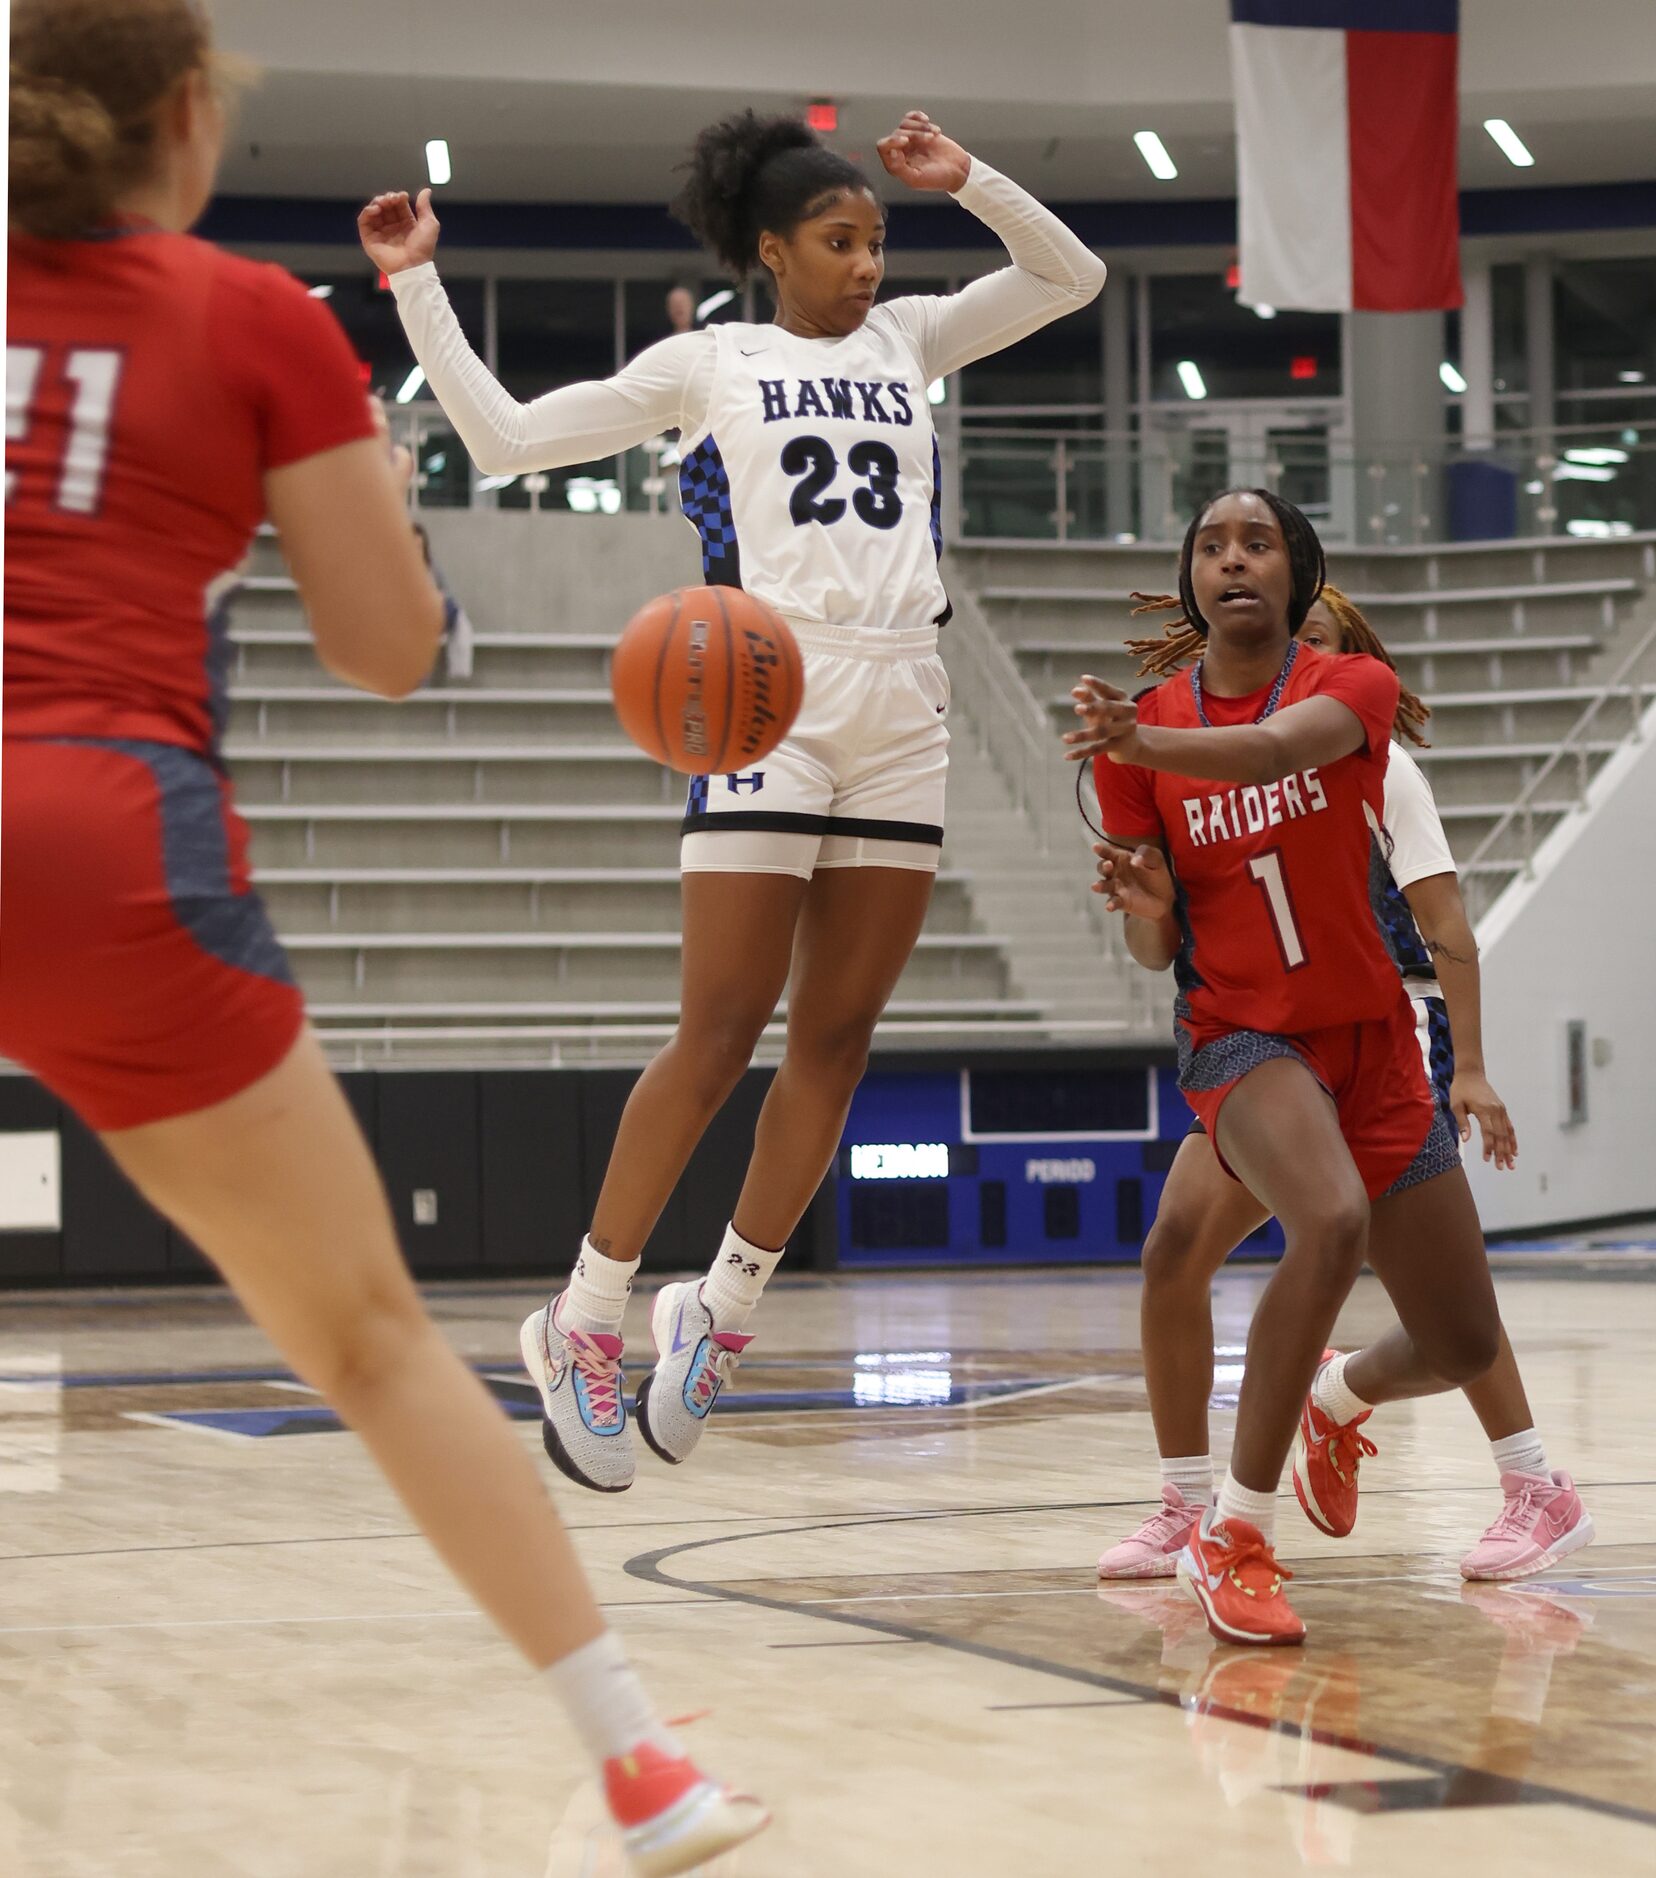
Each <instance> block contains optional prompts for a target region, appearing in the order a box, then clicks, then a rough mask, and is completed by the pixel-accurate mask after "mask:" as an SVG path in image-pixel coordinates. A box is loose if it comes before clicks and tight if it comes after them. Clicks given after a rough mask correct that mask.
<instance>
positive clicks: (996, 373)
mask: <svg viewBox="0 0 1656 1878" xmlns="http://www.w3.org/2000/svg"><path fill="white" fill-rule="evenodd" d="M940 291H942V289H941V288H940V287H937V286H934V285H933V284H932V283H930V282H922V281H891V282H888V283H887V286H886V290H885V296H884V297H885V298H886V299H893V298H895V297H896V295H898V294H903V293H935V292H940ZM1103 398H1104V326H1103V315H1102V314H1101V313H1100V311H1099V302H1098V301H1097V300H1094V301H1092V302H1091V303H1090V304H1089V305H1087V306H1084V307H1082V308H1081V309H1080V310H1079V311H1078V312H1075V313H1067V314H1065V316H1064V317H1063V318H1062V319H1059V320H1054V321H1053V322H1052V324H1051V325H1050V326H1043V327H1041V328H1040V330H1039V331H1038V332H1033V333H1031V334H1030V335H1029V337H1028V338H1027V339H1020V340H1019V341H1018V343H1017V344H1016V345H1014V346H1009V347H1007V349H1006V350H1005V351H1004V352H992V353H990V355H989V356H988V358H986V359H979V360H977V361H976V363H975V364H972V365H968V366H967V367H966V369H965V370H964V371H963V372H962V373H961V374H960V400H961V404H962V406H971V405H975V404H976V405H982V404H1014V405H1016V404H1100V403H1102V402H1103Z"/></svg>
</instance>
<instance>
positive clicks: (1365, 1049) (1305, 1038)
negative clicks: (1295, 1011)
mask: <svg viewBox="0 0 1656 1878" xmlns="http://www.w3.org/2000/svg"><path fill="white" fill-rule="evenodd" d="M1178 1031H1179V1038H1180V1051H1179V1056H1180V1061H1179V1087H1180V1088H1181V1089H1182V1090H1183V1091H1184V1097H1185V1100H1186V1101H1187V1102H1188V1103H1189V1104H1190V1106H1191V1108H1192V1109H1194V1110H1195V1112H1196V1117H1197V1119H1198V1120H1199V1121H1200V1122H1201V1124H1202V1126H1203V1127H1204V1128H1205V1129H1206V1130H1207V1135H1208V1139H1209V1140H1210V1141H1211V1142H1212V1143H1213V1147H1214V1152H1215V1153H1216V1154H1218V1156H1219V1165H1220V1166H1221V1167H1224V1169H1225V1172H1226V1173H1227V1174H1229V1173H1231V1171H1232V1170H1231V1169H1230V1168H1229V1167H1228V1166H1226V1164H1225V1157H1224V1155H1223V1153H1221V1152H1220V1149H1219V1136H1218V1132H1217V1123H1218V1120H1219V1111H1220V1110H1221V1109H1222V1108H1223V1107H1224V1105H1225V1101H1226V1098H1227V1097H1228V1096H1229V1095H1230V1094H1231V1092H1232V1090H1234V1089H1235V1088H1236V1086H1237V1084H1238V1083H1239V1082H1241V1080H1242V1079H1243V1077H1244V1076H1246V1075H1247V1074H1248V1072H1249V1071H1250V1070H1253V1069H1257V1068H1258V1067H1259V1065H1260V1064H1261V1063H1265V1062H1269V1061H1270V1059H1271V1058H1272V1057H1278V1056H1287V1057H1295V1058H1297V1059H1298V1060H1299V1061H1300V1062H1302V1063H1303V1064H1304V1065H1305V1066H1306V1068H1307V1069H1309V1070H1310V1072H1311V1074H1312V1075H1313V1076H1315V1077H1316V1079H1317V1081H1318V1082H1320V1083H1321V1084H1322V1086H1323V1088H1324V1089H1326V1090H1327V1091H1328V1093H1329V1095H1330V1096H1332V1097H1333V1099H1334V1107H1335V1111H1336V1113H1337V1114H1338V1116H1339V1122H1340V1133H1341V1134H1342V1135H1343V1136H1344V1137H1345V1143H1346V1146H1347V1147H1348V1148H1349V1149H1350V1150H1351V1158H1352V1160H1353V1161H1354V1162H1356V1164H1357V1172H1358V1174H1359V1175H1360V1176H1361V1177H1362V1181H1363V1185H1364V1187H1365V1188H1366V1189H1367V1192H1368V1196H1369V1198H1370V1199H1371V1200H1377V1199H1380V1198H1383V1197H1384V1196H1386V1195H1388V1194H1393V1193H1402V1192H1404V1191H1405V1190H1406V1189H1407V1188H1409V1187H1416V1186H1419V1185H1420V1183H1421V1182H1422V1181H1424V1180H1431V1179H1433V1178H1435V1177H1436V1176H1437V1175H1438V1174H1442V1173H1447V1172H1448V1171H1449V1169H1450V1168H1451V1167H1458V1166H1459V1165H1460V1142H1459V1140H1458V1139H1457V1138H1456V1135H1455V1130H1454V1127H1453V1125H1452V1123H1451V1122H1450V1121H1449V1120H1448V1118H1447V1116H1446V1114H1445V1111H1444V1110H1443V1109H1442V1108H1440V1107H1439V1105H1438V1104H1437V1103H1436V1101H1435V1100H1434V1098H1433V1094H1432V1086H1431V1084H1430V1083H1429V1082H1428V1081H1427V1078H1426V1069H1425V1065H1424V1063H1423V1062H1422V1060H1421V1054H1420V1043H1419V1039H1418V1038H1417V1037H1416V1034H1415V1013H1414V1006H1413V1005H1412V1004H1410V1002H1409V1000H1408V999H1407V997H1405V996H1404V995H1403V989H1402V986H1401V984H1400V985H1399V986H1398V996H1397V1006H1396V1008H1395V1010H1393V1011H1392V1012H1391V1013H1390V1014H1389V1015H1388V1016H1385V1017H1380V1018H1375V1019H1373V1020H1372V1021H1370V1022H1368V1023H1365V1024H1340V1025H1337V1026H1335V1027H1334V1028H1332V1029H1329V1030H1313V1031H1308V1032H1306V1033H1304V1034H1303V1035H1301V1036H1297V1037H1283V1036H1276V1035H1274V1034H1272V1033H1271V1032H1269V1031H1262V1030H1232V1031H1225V1032H1222V1033H1220V1034H1219V1035H1217V1036H1209V1037H1207V1038H1205V1039H1204V1040H1202V1041H1200V1042H1196V1041H1194V1040H1193V1039H1192V1038H1191V1036H1190V1033H1189V1031H1188V1030H1187V1028H1186V1026H1185V1025H1184V1024H1182V1023H1181V1024H1180V1025H1179V1026H1178ZM1232 1177H1233V1178H1234V1175H1233V1176H1232Z"/></svg>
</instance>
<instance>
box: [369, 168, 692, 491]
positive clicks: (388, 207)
mask: <svg viewBox="0 0 1656 1878" xmlns="http://www.w3.org/2000/svg"><path fill="white" fill-rule="evenodd" d="M430 196H431V192H430V190H422V191H421V192H420V198H419V202H418V204H417V205H414V206H410V204H409V200H408V197H407V196H406V195H405V194H395V195H387V196H376V197H375V198H374V200H373V201H372V202H370V203H369V204H368V206H367V208H365V209H364V210H363V211H362V214H361V215H360V216H359V217H358V222H357V226H358V229H359V230H360V232H361V235H362V245H363V247H364V249H365V250H366V251H367V254H368V258H369V259H370V260H371V261H373V262H375V263H376V265H378V266H379V267H381V268H383V269H384V271H385V274H386V277H387V278H388V279H389V280H390V282H391V291H392V292H393V293H394V294H395V295H396V299H397V312H398V314H399V315H400V316H401V318H402V323H403V330H404V332H406V333H407V335H408V343H409V345H410V346H411V347H412V348H413V351H414V356H415V358H417V359H418V360H419V362H420V364H421V365H422V366H423V367H424V369H425V375H426V381H427V383H428V384H429V385H430V386H431V389H432V391H433V393H434V394H435V395H436V398H437V402H438V403H439V404H440V405H441V406H442V407H443V413H444V415H445V416H446V417H447V418H448V420H449V422H450V423H451V424H453V426H454V428H455V429H456V430H457V431H458V432H459V434H460V440H461V442H462V443H464V444H465V446H466V449H467V450H468V451H469V452H470V454H471V458H472V461H473V462H474V463H475V464H476V465H477V467H478V468H479V469H480V470H482V471H483V473H484V474H485V475H486V476H510V475H515V474H518V473H519V472H522V471H525V470H543V469H559V468H562V467H563V466H564V465H566V464H570V463H586V462H590V461H591V460H592V458H594V457H600V456H608V455H610V454H612V453H613V452H615V451H617V450H625V449H628V448H630V447H631V446H632V445H633V444H636V443H642V442H643V441H644V440H645V438H646V437H654V436H656V435H657V434H658V433H659V432H661V431H663V430H669V429H674V428H684V427H686V426H687V425H690V424H693V423H694V422H695V421H696V420H697V419H698V418H699V416H700V413H701V410H702V409H704V408H705V405H706V398H707V384H708V381H709V379H710V376H711V369H710V368H711V364H712V356H711V347H712V346H713V344H714V343H715V342H714V340H713V338H712V335H711V334H708V333H677V334H675V335H674V336H673V337H672V338H670V339H664V340H662V341H661V343H660V344H659V345H654V346H651V347H649V348H648V349H647V350H646V351H644V352H641V353H640V354H639V355H638V357H637V358H636V359H634V360H633V361H632V362H631V363H630V364H629V365H627V366H625V367H624V368H623V369H622V370H621V371H619V372H617V373H616V375H615V376H614V377H613V378H607V379H603V380H601V381H599V380H594V381H592V382H589V383H586V384H579V385H565V386H564V387H563V388H562V389H561V390H558V391H551V392H548V393H547V394H546V395H545V396H544V397H540V398H536V399H534V400H533V401H532V402H531V403H529V404H520V403H519V402H518V400H517V399H516V398H514V397H513V396H512V395H511V393H510V392H509V391H507V390H506V389H505V387H504V386H503V385H501V384H500V383H499V382H498V381H497V380H496V379H495V378H494V377H493V376H492V375H491V373H490V371H489V368H488V367H487V366H486V365H485V364H484V363H483V361H482V360H481V359H480V358H479V357H478V356H477V354H476V353H475V352H474V351H473V350H472V349H471V346H470V345H469V343H468V342H467V340H466V336H465V334H464V333H463V332H462V331H461V330H460V322H459V320H457V319H456V318H455V316H454V309H453V307H452V306H450V305H449V298H448V295H447V294H446V293H445V292H444V291H443V283H442V281H441V280H439V279H438V277H437V269H436V266H435V264H434V262H433V260H432V256H433V254H434V253H435V251H436V246H437V235H438V224H437V218H436V216H435V215H433V214H432V211H431V201H430ZM548 291H549V292H555V291H556V288H555V286H554V285H553V284H552V283H548Z"/></svg>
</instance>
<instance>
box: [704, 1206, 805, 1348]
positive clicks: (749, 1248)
mask: <svg viewBox="0 0 1656 1878" xmlns="http://www.w3.org/2000/svg"><path fill="white" fill-rule="evenodd" d="M786 1250H787V1247H786V1246H784V1247H782V1249H781V1251H777V1252H767V1251H766V1250H765V1249H764V1247H763V1246H757V1245H749V1244H748V1242H747V1240H745V1239H744V1238H743V1237H742V1235H741V1234H740V1233H739V1232H738V1231H737V1230H736V1228H735V1227H734V1226H727V1227H726V1228H725V1236H724V1244H723V1245H721V1246H720V1247H719V1252H718V1256H717V1258H715V1259H714V1261H713V1263H712V1264H711V1265H710V1266H709V1267H708V1271H707V1276H706V1278H705V1279H703V1281H702V1302H703V1303H704V1304H705V1305H706V1306H707V1308H708V1309H709V1310H710V1311H711V1312H712V1313H713V1321H714V1323H715V1324H717V1325H718V1327H719V1328H720V1329H721V1330H740V1329H741V1328H742V1326H743V1325H744V1324H745V1323H746V1322H747V1320H748V1319H749V1317H751V1316H752V1315H753V1307H754V1306H755V1305H756V1304H757V1303H758V1302H759V1294H760V1292H762V1291H763V1290H764V1288H765V1280H766V1279H767V1278H769V1277H770V1275H771V1273H772V1272H773V1271H775V1270H776V1267H777V1262H778V1261H779V1260H780V1259H781V1257H782V1253H783V1252H785V1251H786Z"/></svg>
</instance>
